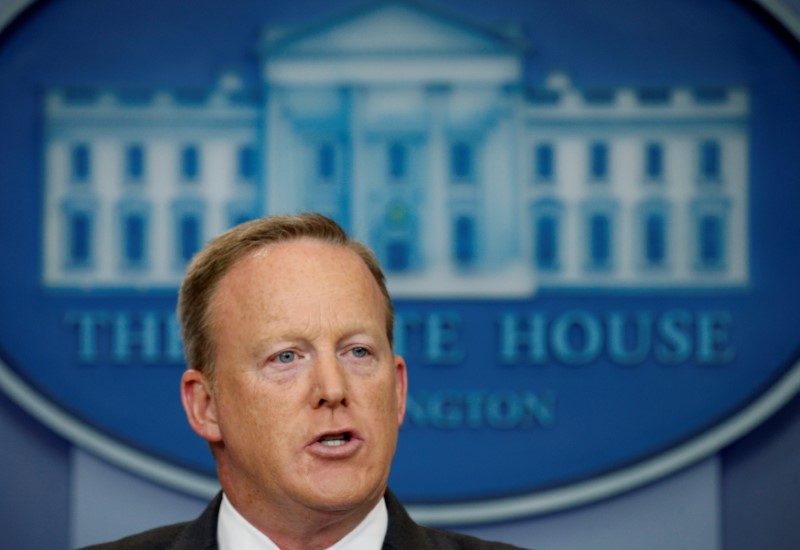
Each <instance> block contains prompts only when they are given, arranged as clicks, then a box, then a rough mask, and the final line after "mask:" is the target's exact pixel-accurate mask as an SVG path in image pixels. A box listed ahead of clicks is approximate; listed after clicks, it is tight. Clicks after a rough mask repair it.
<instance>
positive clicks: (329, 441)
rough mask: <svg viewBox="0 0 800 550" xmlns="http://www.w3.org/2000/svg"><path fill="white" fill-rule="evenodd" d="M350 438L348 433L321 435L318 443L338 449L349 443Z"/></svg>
mask: <svg viewBox="0 0 800 550" xmlns="http://www.w3.org/2000/svg"><path fill="white" fill-rule="evenodd" d="M351 437H352V436H351V434H350V432H344V433H340V434H328V435H323V436H322V437H320V438H319V440H318V441H319V442H320V443H321V444H323V445H325V446H326V447H340V446H342V445H344V444H346V443H347V442H348V441H350V439H351Z"/></svg>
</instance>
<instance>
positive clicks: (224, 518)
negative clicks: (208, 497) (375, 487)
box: [217, 493, 389, 550]
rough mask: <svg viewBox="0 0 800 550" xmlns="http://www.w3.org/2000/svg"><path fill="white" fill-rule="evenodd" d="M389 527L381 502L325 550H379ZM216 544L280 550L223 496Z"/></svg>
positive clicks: (227, 549) (223, 549) (234, 549)
mask: <svg viewBox="0 0 800 550" xmlns="http://www.w3.org/2000/svg"><path fill="white" fill-rule="evenodd" d="M388 526H389V514H388V512H387V511H386V502H385V501H384V499H380V500H379V501H378V504H376V505H375V507H374V508H373V509H372V511H370V513H369V514H367V517H365V518H364V519H363V520H362V521H361V523H359V524H358V525H357V526H356V528H355V529H353V530H352V531H350V532H349V533H348V534H347V535H345V537H344V538H342V539H341V540H339V542H337V543H335V544H334V545H333V546H330V547H329V548H328V550H380V549H381V547H382V546H383V539H384V538H385V537H386V529H387V527H388ZM217 544H218V546H219V550H280V548H279V547H278V546H277V545H276V544H275V543H274V542H272V540H270V538H269V537H268V536H267V535H265V534H264V533H262V532H261V531H259V530H258V529H256V528H255V526H253V525H252V524H251V523H250V522H249V521H247V520H246V519H245V518H244V517H242V515H241V514H240V513H239V512H238V511H237V510H236V508H234V507H233V505H232V504H231V502H230V501H229V500H228V497H227V496H225V494H224V493H223V495H222V505H221V506H220V509H219V517H218V519H217Z"/></svg>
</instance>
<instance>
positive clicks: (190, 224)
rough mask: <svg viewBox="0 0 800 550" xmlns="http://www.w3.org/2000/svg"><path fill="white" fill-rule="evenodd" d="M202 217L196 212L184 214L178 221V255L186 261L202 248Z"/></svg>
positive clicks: (182, 260)
mask: <svg viewBox="0 0 800 550" xmlns="http://www.w3.org/2000/svg"><path fill="white" fill-rule="evenodd" d="M200 233H201V228H200V218H199V217H198V216H197V215H195V214H188V213H187V214H183V215H182V216H181V217H180V219H179V221H178V257H179V259H180V260H181V262H183V263H186V262H188V261H189V260H191V259H192V256H194V254H195V253H196V252H197V251H198V250H200V241H201V236H200Z"/></svg>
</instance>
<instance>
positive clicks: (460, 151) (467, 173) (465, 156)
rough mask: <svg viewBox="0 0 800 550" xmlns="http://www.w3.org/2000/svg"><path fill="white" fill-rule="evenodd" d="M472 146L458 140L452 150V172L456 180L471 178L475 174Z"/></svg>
mask: <svg viewBox="0 0 800 550" xmlns="http://www.w3.org/2000/svg"><path fill="white" fill-rule="evenodd" d="M472 161H473V159H472V146H471V145H470V144H469V143H466V142H463V141H458V142H456V143H454V144H453V146H452V148H451V150H450V173H451V174H452V177H453V179H455V180H462V181H463V180H469V179H471V178H472V176H473V166H472Z"/></svg>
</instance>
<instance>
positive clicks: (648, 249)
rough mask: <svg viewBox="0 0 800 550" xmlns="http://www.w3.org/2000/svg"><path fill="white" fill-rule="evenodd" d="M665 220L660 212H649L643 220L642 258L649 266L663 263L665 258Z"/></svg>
mask: <svg viewBox="0 0 800 550" xmlns="http://www.w3.org/2000/svg"><path fill="white" fill-rule="evenodd" d="M666 252H667V243H666V222H665V220H664V215H663V214H661V213H660V212H651V213H650V214H648V215H647V216H646V217H645V222H644V259H645V263H646V264H647V265H650V266H657V265H661V264H663V263H664V260H665V259H666V255H667V254H666Z"/></svg>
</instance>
